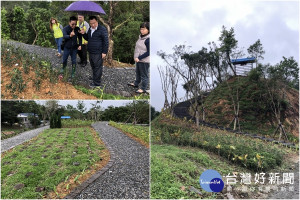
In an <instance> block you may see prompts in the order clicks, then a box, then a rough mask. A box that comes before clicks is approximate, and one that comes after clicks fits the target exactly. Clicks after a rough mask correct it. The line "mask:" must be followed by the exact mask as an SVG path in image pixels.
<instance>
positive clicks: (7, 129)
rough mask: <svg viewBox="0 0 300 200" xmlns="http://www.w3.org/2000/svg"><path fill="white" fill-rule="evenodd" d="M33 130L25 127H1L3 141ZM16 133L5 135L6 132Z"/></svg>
mask: <svg viewBox="0 0 300 200" xmlns="http://www.w3.org/2000/svg"><path fill="white" fill-rule="evenodd" d="M28 130H31V129H30V128H23V127H15V126H12V127H9V126H3V125H2V126H1V140H5V139H8V138H11V137H14V136H16V135H19V134H20V133H23V132H25V131H28ZM12 131H13V132H14V133H12V134H5V132H12Z"/></svg>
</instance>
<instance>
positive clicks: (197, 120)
mask: <svg viewBox="0 0 300 200" xmlns="http://www.w3.org/2000/svg"><path fill="white" fill-rule="evenodd" d="M196 125H197V127H199V112H198V110H196Z"/></svg>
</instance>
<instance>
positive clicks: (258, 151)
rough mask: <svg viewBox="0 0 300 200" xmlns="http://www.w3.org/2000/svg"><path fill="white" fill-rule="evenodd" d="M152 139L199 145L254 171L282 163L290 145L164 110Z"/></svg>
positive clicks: (155, 126)
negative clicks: (206, 124)
mask: <svg viewBox="0 0 300 200" xmlns="http://www.w3.org/2000/svg"><path fill="white" fill-rule="evenodd" d="M151 131H152V133H151V137H152V141H153V142H161V143H165V144H173V145H179V146H191V147H199V148H201V149H204V150H206V151H209V152H213V153H215V154H216V155H218V156H221V157H223V158H225V159H227V160H228V161H230V162H232V163H234V164H237V165H240V166H242V167H245V168H248V169H250V170H253V171H268V170H270V169H273V168H275V167H276V166H280V165H281V164H282V161H283V158H284V156H285V155H286V153H287V151H288V149H287V148H283V147H280V146H279V145H277V144H274V143H271V142H264V141H262V140H260V139H253V138H250V137H247V136H242V135H238V134H234V133H230V132H226V131H223V130H216V129H212V128H207V127H202V126H201V127H198V128H197V127H195V125H194V124H193V123H190V122H186V121H184V120H179V119H171V117H170V116H168V115H166V114H164V115H161V116H160V117H159V118H158V119H157V120H154V122H153V123H152V126H151Z"/></svg>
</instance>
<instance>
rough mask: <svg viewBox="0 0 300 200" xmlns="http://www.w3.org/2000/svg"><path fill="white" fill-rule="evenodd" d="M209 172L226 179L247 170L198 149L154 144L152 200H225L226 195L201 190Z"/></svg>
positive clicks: (152, 146) (152, 149)
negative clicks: (192, 188)
mask: <svg viewBox="0 0 300 200" xmlns="http://www.w3.org/2000/svg"><path fill="white" fill-rule="evenodd" d="M206 169H214V170H216V171H218V172H219V173H220V174H221V175H222V176H224V175H227V174H228V173H232V172H236V171H243V172H245V171H247V170H245V169H242V168H240V167H238V166H234V165H231V164H230V163H229V162H228V161H227V160H225V159H222V158H219V157H218V156H215V155H210V154H208V153H207V152H205V151H204V150H200V149H197V148H191V147H177V146H173V145H157V144H152V145H151V199H183V198H184V199H195V198H205V199H210V198H224V196H223V194H222V193H210V192H206V191H204V190H203V189H202V188H201V187H200V184H199V178H200V175H201V173H203V172H204V171H205V170H206ZM189 187H194V188H195V189H197V190H198V191H200V192H201V193H202V195H199V194H198V193H196V192H193V191H191V190H190V189H189Z"/></svg>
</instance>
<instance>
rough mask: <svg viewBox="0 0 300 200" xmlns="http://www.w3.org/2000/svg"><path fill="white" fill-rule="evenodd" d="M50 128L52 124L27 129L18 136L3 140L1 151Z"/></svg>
mask: <svg viewBox="0 0 300 200" xmlns="http://www.w3.org/2000/svg"><path fill="white" fill-rule="evenodd" d="M48 128H50V126H44V127H41V128H37V129H34V130H30V131H25V132H23V133H21V134H19V135H17V136H14V137H11V138H8V139H5V140H2V141H1V153H2V152H4V151H7V150H9V149H11V148H13V147H15V146H17V145H20V144H22V143H24V142H26V141H28V140H30V139H32V138H34V137H35V136H37V135H38V134H40V133H41V132H43V131H44V130H46V129H48Z"/></svg>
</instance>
